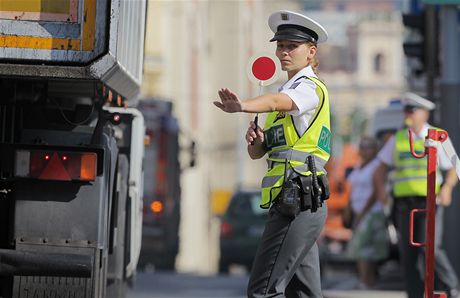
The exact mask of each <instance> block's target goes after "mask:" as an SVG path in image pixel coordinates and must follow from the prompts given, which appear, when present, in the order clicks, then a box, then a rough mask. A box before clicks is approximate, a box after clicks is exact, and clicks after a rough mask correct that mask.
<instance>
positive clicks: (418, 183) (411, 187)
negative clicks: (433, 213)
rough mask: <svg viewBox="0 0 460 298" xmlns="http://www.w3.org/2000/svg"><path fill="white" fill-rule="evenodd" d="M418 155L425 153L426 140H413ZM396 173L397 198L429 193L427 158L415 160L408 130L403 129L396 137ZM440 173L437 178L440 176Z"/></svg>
mask: <svg viewBox="0 0 460 298" xmlns="http://www.w3.org/2000/svg"><path fill="white" fill-rule="evenodd" d="M413 146H414V150H415V152H416V153H423V152H424V151H425V139H418V140H413ZM393 159H394V165H395V172H394V177H393V179H392V180H393V183H394V184H393V194H394V196H395V197H396V198H399V197H411V196H422V197H424V196H426V193H427V164H428V161H427V156H425V157H424V158H415V157H414V156H412V153H411V151H410V144H409V133H408V131H407V129H401V130H398V131H397V132H396V135H395V150H394V153H393ZM439 174H440V173H439V171H438V172H437V174H436V175H437V176H438V177H440V176H439ZM439 188H440V185H439V181H436V193H438V192H439Z"/></svg>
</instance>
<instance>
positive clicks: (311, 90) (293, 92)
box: [278, 66, 319, 136]
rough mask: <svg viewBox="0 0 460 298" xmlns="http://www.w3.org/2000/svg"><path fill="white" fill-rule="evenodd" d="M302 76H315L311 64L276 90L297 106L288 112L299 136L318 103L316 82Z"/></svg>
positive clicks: (306, 126) (304, 129) (308, 122)
mask: <svg viewBox="0 0 460 298" xmlns="http://www.w3.org/2000/svg"><path fill="white" fill-rule="evenodd" d="M303 76H306V77H315V78H316V77H317V76H316V75H315V73H314V72H313V69H312V68H311V66H307V67H305V68H303V69H301V70H300V71H299V72H298V73H296V74H295V75H294V76H293V77H292V78H291V79H290V80H289V81H287V82H286V83H285V84H284V85H283V86H281V87H280V88H279V89H278V92H280V93H284V94H286V95H287V96H289V97H290V98H291V99H292V101H293V102H294V103H295V104H296V106H297V108H298V110H294V111H290V112H289V114H290V115H292V118H293V120H294V126H295V127H296V129H297V132H298V133H299V136H302V135H303V134H304V132H305V131H306V130H307V128H308V126H309V125H310V124H311V123H310V121H312V120H313V119H312V117H313V115H314V114H315V109H316V107H317V106H318V103H319V98H318V95H317V94H316V84H315V83H314V82H312V81H310V80H309V79H306V78H301V77H303Z"/></svg>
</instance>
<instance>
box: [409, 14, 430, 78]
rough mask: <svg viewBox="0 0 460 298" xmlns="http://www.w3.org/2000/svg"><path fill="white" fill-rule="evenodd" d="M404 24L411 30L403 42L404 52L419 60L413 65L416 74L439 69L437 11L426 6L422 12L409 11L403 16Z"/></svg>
mask: <svg viewBox="0 0 460 298" xmlns="http://www.w3.org/2000/svg"><path fill="white" fill-rule="evenodd" d="M402 22H403V25H404V26H405V27H406V28H408V29H409V30H410V32H411V34H410V35H409V38H408V39H407V40H406V41H405V42H404V43H403V50H404V54H405V55H406V57H408V58H412V59H415V60H417V61H418V65H417V66H416V67H413V70H414V73H415V75H417V76H418V75H421V74H422V73H425V72H428V71H429V72H430V74H431V75H436V74H437V73H438V71H439V61H438V20H437V14H436V12H435V11H434V10H433V9H431V8H427V7H425V9H424V10H423V11H422V12H419V13H408V14H403V16H402Z"/></svg>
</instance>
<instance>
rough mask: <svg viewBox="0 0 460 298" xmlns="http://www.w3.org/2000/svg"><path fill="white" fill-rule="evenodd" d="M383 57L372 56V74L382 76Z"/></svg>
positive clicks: (380, 55)
mask: <svg viewBox="0 0 460 298" xmlns="http://www.w3.org/2000/svg"><path fill="white" fill-rule="evenodd" d="M384 60H385V59H384V57H383V55H382V54H380V53H379V54H377V55H375V56H374V72H375V73H378V74H382V73H383V71H384V63H385V61H384Z"/></svg>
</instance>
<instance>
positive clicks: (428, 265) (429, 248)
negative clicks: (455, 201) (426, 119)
mask: <svg viewBox="0 0 460 298" xmlns="http://www.w3.org/2000/svg"><path fill="white" fill-rule="evenodd" d="M437 136H438V134H437V131H436V130H435V129H430V130H428V136H427V140H437V139H438V138H437ZM426 150H427V151H428V154H427V155H428V166H427V195H426V223H425V224H426V240H425V243H426V249H425V297H427V298H431V297H433V292H434V224H435V209H436V158H437V148H436V146H429V147H427V149H426Z"/></svg>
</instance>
